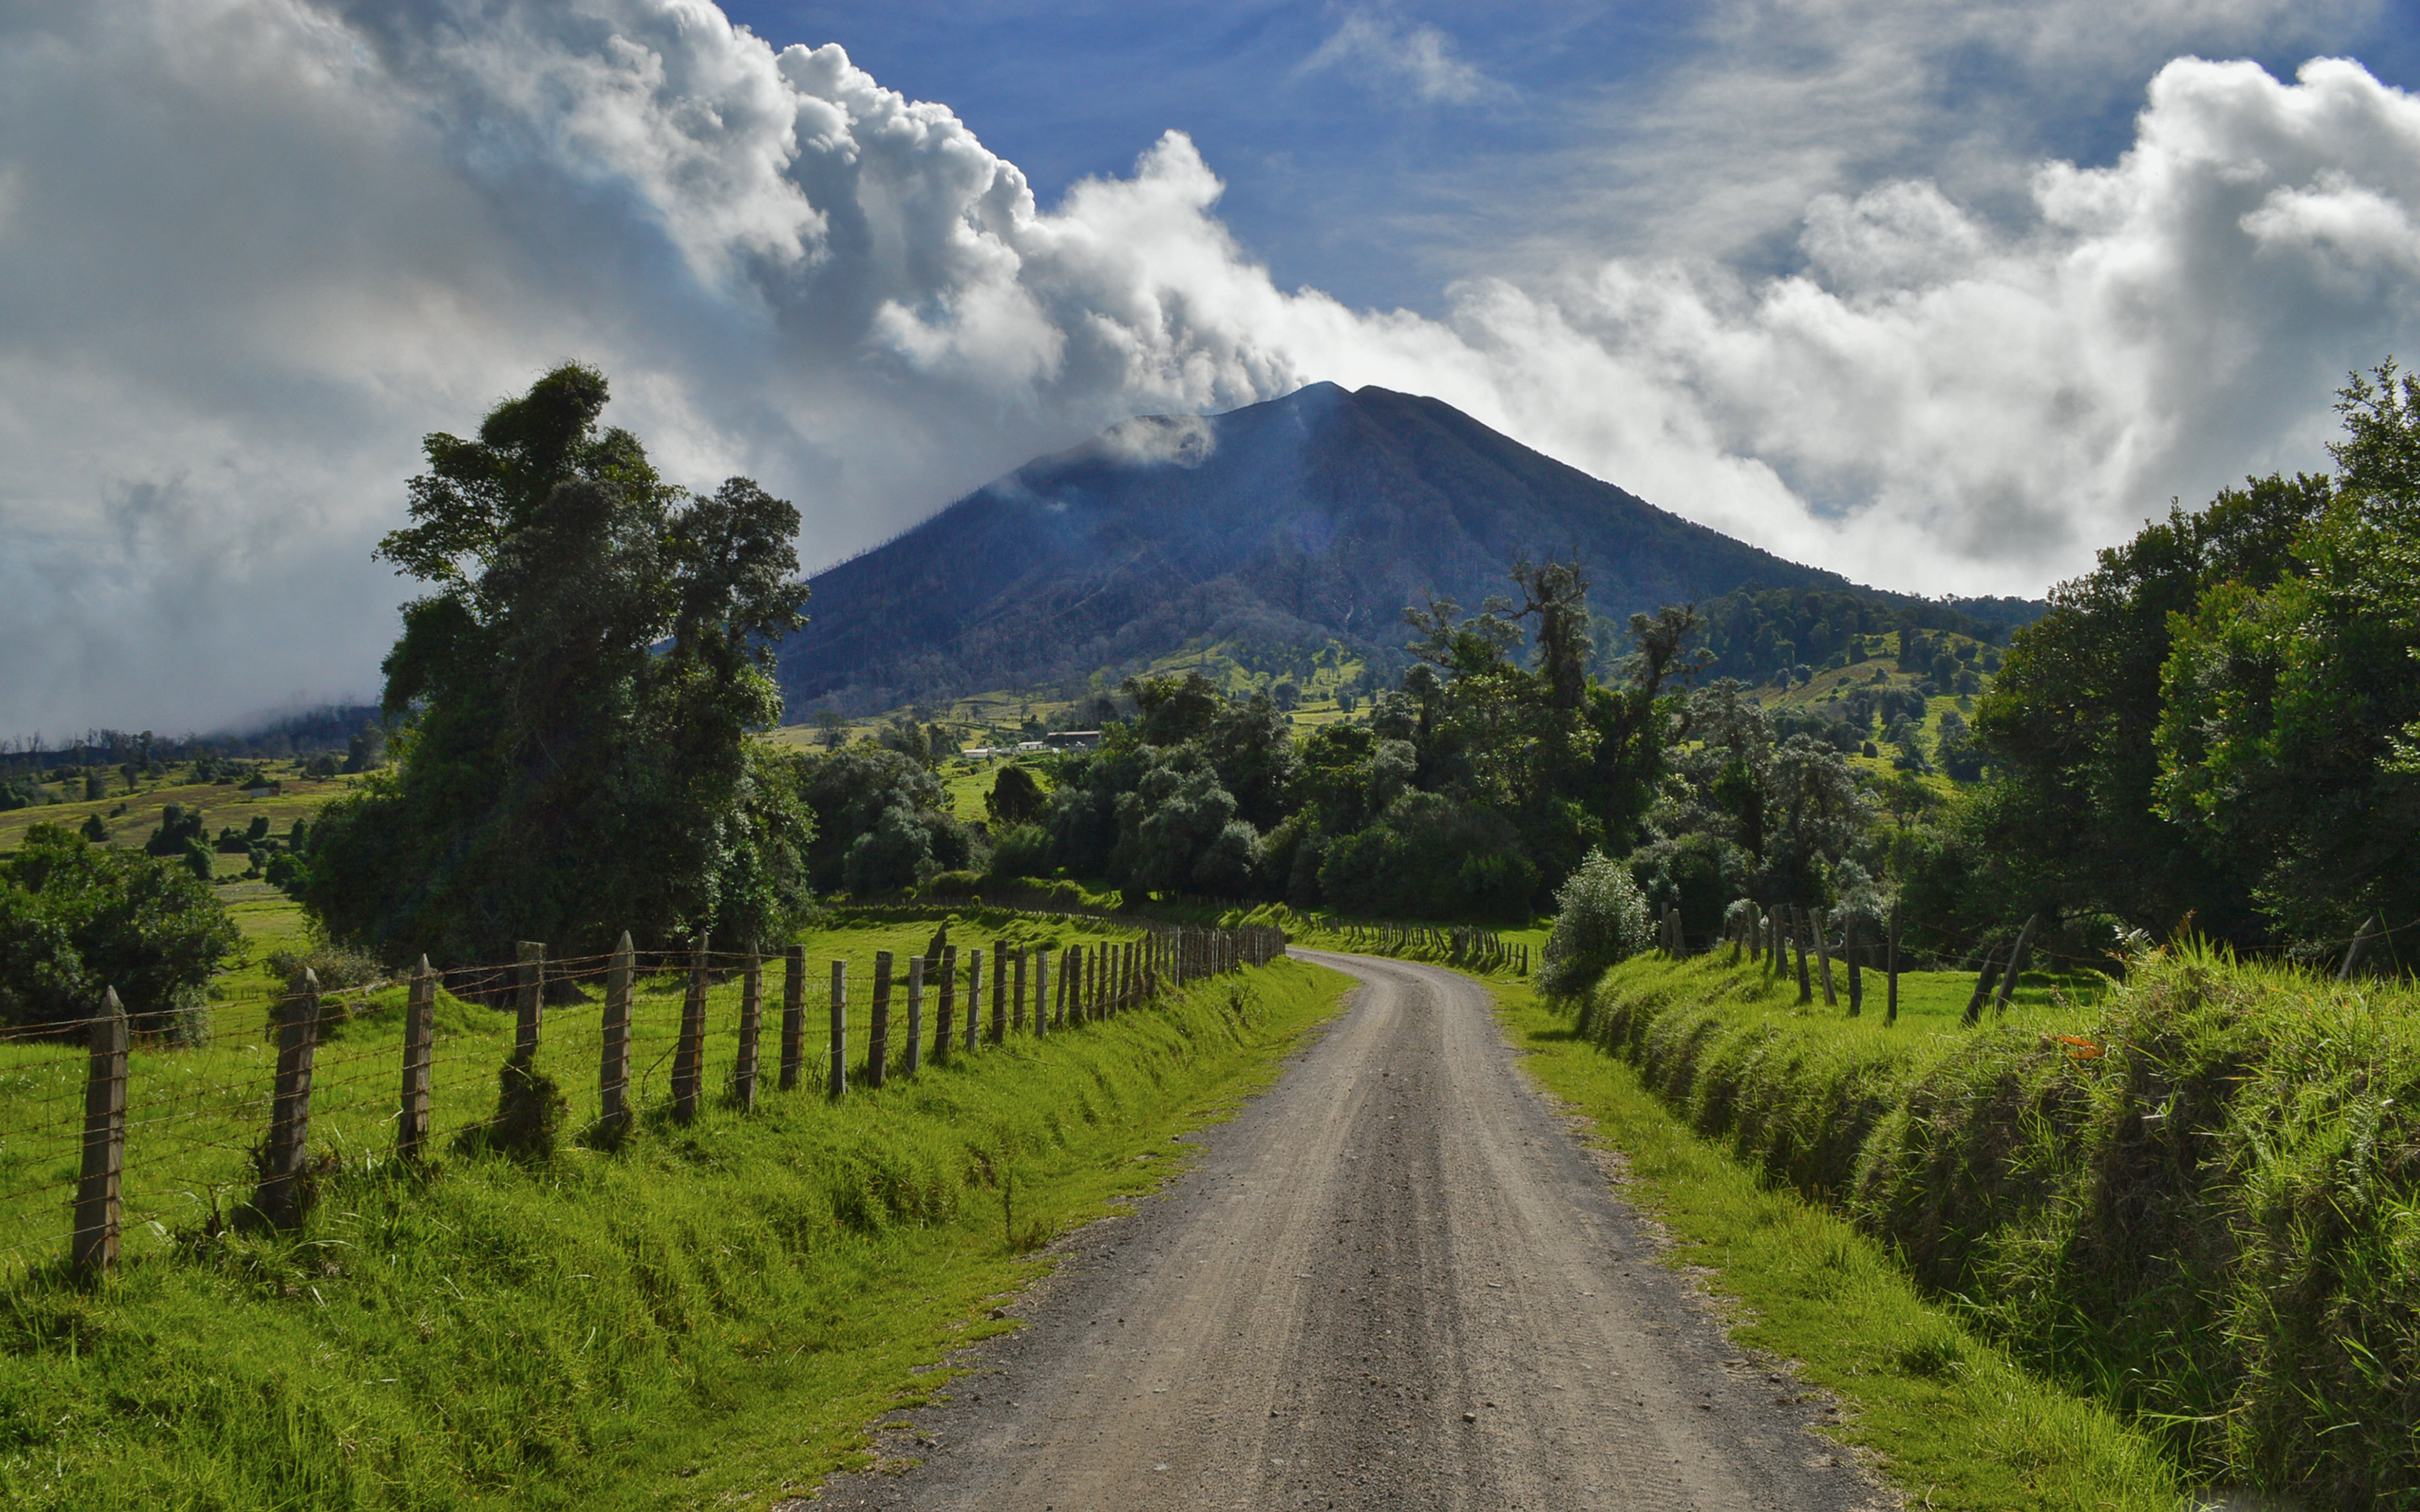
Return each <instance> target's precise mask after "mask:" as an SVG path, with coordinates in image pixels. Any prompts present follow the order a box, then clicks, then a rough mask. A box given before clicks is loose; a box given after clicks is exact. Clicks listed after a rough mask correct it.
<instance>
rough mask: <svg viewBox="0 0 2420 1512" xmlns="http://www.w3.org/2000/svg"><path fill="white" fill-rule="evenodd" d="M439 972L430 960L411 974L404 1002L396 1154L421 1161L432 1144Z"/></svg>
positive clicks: (422, 960) (426, 959)
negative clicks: (432, 1076)
mask: <svg viewBox="0 0 2420 1512" xmlns="http://www.w3.org/2000/svg"><path fill="white" fill-rule="evenodd" d="M436 1009H437V973H435V972H433V971H431V970H429V969H428V957H427V956H425V955H424V956H422V957H421V958H420V968H419V969H418V970H416V971H414V972H413V973H412V974H411V989H410V990H409V991H408V992H406V993H405V995H404V999H403V1105H402V1106H401V1107H400V1108H398V1109H397V1110H396V1120H395V1152H396V1154H398V1155H400V1156H402V1157H403V1158H404V1159H406V1160H418V1159H419V1158H420V1156H421V1153H422V1151H423V1150H425V1149H427V1145H428V1063H429V1060H430V1058H431V1057H433V1055H434V1054H435V1050H436V1042H437V1035H436V1023H435V1020H436V1017H437V1013H436Z"/></svg>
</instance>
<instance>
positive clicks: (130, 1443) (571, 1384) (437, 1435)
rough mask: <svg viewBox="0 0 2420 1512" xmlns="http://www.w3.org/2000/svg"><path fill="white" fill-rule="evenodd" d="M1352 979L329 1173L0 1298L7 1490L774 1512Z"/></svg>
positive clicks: (1242, 992) (1324, 1011) (108, 1500)
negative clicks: (168, 1241)
mask: <svg viewBox="0 0 2420 1512" xmlns="http://www.w3.org/2000/svg"><path fill="white" fill-rule="evenodd" d="M1348 985H1349V983H1348V982H1347V981H1346V980H1345V979H1343V978H1342V977H1340V976H1337V975H1336V974H1334V973H1331V972H1327V971H1325V970H1322V969H1321V968H1318V967H1314V966H1311V965H1307V964H1299V963H1294V962H1280V963H1278V964H1275V965H1273V966H1271V967H1269V968H1266V969H1264V970H1260V971H1254V972H1249V973H1246V974H1244V975H1243V976H1242V977H1241V978H1237V979H1226V980H1213V981H1210V982H1207V983H1203V984H1202V985H1201V986H1200V987H1199V988H1198V989H1197V990H1196V991H1194V992H1193V993H1191V994H1189V995H1187V996H1185V997H1184V998H1182V999H1179V1000H1177V1001H1175V1002H1172V1003H1171V1004H1169V1005H1167V1006H1165V1007H1156V1008H1152V1009H1147V1010H1144V1011H1137V1012H1133V1013H1130V1014H1128V1015H1126V1016H1124V1017H1122V1018H1119V1019H1117V1020H1114V1021H1111V1022H1109V1023H1108V1024H1102V1025H1094V1026H1083V1027H1080V1028H1077V1029H1073V1030H1069V1031H1066V1032H1064V1033H1061V1034H1054V1035H1053V1036H1051V1037H1050V1038H1049V1039H1047V1040H1045V1041H1031V1040H1020V1041H1012V1043H1011V1044H1009V1045H1008V1046H1006V1047H1003V1048H1001V1049H998V1050H990V1051H986V1052H984V1053H981V1054H978V1055H976V1056H974V1057H959V1058H957V1059H954V1061H953V1062H952V1063H951V1064H949V1065H948V1066H946V1067H939V1068H928V1069H927V1070H926V1071H925V1072H924V1073H923V1075H921V1076H919V1077H917V1078H916V1079H914V1080H912V1081H895V1082H894V1083H893V1084H892V1086H891V1087H889V1088H885V1089H884V1090H882V1091H881V1092H878V1093H872V1094H864V1093H858V1094H853V1095H852V1096H851V1097H850V1098H849V1099H848V1100H846V1101H845V1102H844V1103H830V1102H829V1101H827V1100H826V1099H824V1098H822V1097H820V1096H816V1095H813V1094H808V1093H796V1094H787V1095H775V1096H771V1097H768V1099H766V1101H765V1102H764V1103H762V1104H761V1105H760V1107H759V1109H758V1111H757V1112H755V1113H754V1114H752V1115H746V1116H743V1115H740V1114H738V1113H737V1112H734V1111H731V1110H729V1109H723V1108H717V1109H714V1110H713V1111H710V1112H708V1113H706V1114H705V1115H703V1116H702V1117H701V1118H700V1119H699V1120H698V1121H697V1122H696V1123H695V1124H693V1125H691V1126H690V1127H688V1128H686V1129H683V1128H678V1127H675V1126H671V1125H668V1124H665V1123H662V1122H660V1121H650V1122H649V1123H648V1124H647V1125H646V1126H645V1127H644V1128H643V1129H642V1131H641V1132H640V1133H639V1134H638V1135H637V1136H636V1137H635V1138H634V1139H633V1140H632V1141H631V1142H630V1143H629V1144H628V1146H626V1147H625V1149H623V1150H622V1151H620V1152H619V1153H617V1154H612V1155H607V1154H602V1153H597V1152H595V1151H588V1150H580V1149H572V1150H566V1152H565V1153H564V1154H563V1155H562V1156H561V1157H560V1158H559V1159H557V1160H555V1161H553V1162H551V1163H548V1164H545V1165H537V1166H534V1167H523V1166H520V1165H513V1164H511V1163H509V1162H507V1161H504V1160H501V1159H497V1158H493V1157H487V1156H464V1155H458V1154H449V1155H447V1156H446V1157H445V1160H444V1165H443V1166H442V1169H440V1170H438V1171H437V1172H435V1173H433V1174H429V1175H415V1174H412V1173H409V1172H405V1171H402V1170H399V1169H397V1168H396V1166H395V1165H393V1163H391V1162H387V1163H380V1162H374V1161H360V1162H354V1163H349V1164H347V1165H341V1166H339V1167H337V1168H335V1169H334V1170H333V1171H332V1172H331V1173H330V1174H329V1175H328V1177H327V1178H326V1180H325V1185H324V1191H323V1196H322V1199H321V1202H320V1204H319V1206H318V1209H317V1210H316V1211H315V1212H314V1213H313V1215H312V1217H311V1218H310V1220H309V1222H308V1223H307V1224H306V1226H305V1227H304V1228H303V1229H302V1231H301V1232H300V1233H299V1234H297V1235H294V1236H292V1237H278V1238H248V1237H244V1236H241V1235H239V1234H234V1233H224V1232H223V1233H216V1234H210V1233H203V1232H194V1233H187V1234H183V1235H179V1236H178V1239H177V1242H176V1243H175V1245H174V1247H173V1248H172V1249H170V1250H169V1251H168V1252H166V1253H163V1254H157V1255H152V1256H147V1257H144V1258H143V1260H142V1261H141V1263H138V1264H134V1265H131V1266H129V1267H128V1268H127V1270H126V1271H125V1273H123V1274H122V1275H121V1276H120V1277H119V1278H118V1279H117V1280H116V1281H114V1282H113V1283H111V1284H110V1285H108V1286H106V1287H104V1288H101V1290H99V1291H98V1292H92V1293H87V1292H85V1291H82V1290H79V1289H77V1288H73V1287H71V1286H70V1285H67V1284H65V1283H63V1282H60V1281H58V1280H57V1279H55V1277H54V1276H53V1275H49V1274H43V1275H37V1276H35V1277H33V1278H31V1279H29V1280H27V1281H24V1282H22V1283H20V1284H17V1285H15V1286H12V1287H10V1288H8V1289H7V1290H6V1291H0V1499H5V1500H6V1501H7V1502H8V1504H10V1505H12V1506H23V1507H58V1508H77V1509H99V1508H114V1507H121V1506H123V1507H135V1506H142V1507H168V1508H186V1507H190V1508H244V1507H267V1506H276V1507H313V1508H319V1507H332V1508H333V1507H344V1508H352V1507H362V1508H372V1507H379V1508H383V1507H414V1508H419V1507H453V1506H481V1505H495V1506H506V1505H508V1506H514V1507H567V1506H572V1505H578V1506H581V1507H582V1508H612V1507H624V1506H629V1507H639V1506H651V1507H653V1506H717V1507H723V1506H731V1507H762V1506H765V1505H766V1504H768V1503H769V1502H771V1501H774V1500H777V1499H779V1498H782V1497H785V1496H796V1495H799V1494H802V1493H803V1491H804V1490H805V1489H808V1488H810V1487H812V1486H813V1485H814V1483H815V1482H816V1481H817V1480H819V1479H820V1477H821V1476H822V1475H823V1474H825V1473H828V1472H830V1470H832V1469H834V1468H836V1467H839V1466H842V1465H847V1464H853V1463H859V1462H861V1457H862V1443H863V1430H864V1427H865V1425H866V1424H867V1423H868V1421H869V1420H871V1419H872V1418H873V1417H875V1416H876V1414H878V1413H880V1412H884V1411H886V1410H888V1409H891V1408H896V1407H903V1406H913V1405H916V1404H917V1403H919V1402H921V1401H922V1400H923V1393H924V1392H925V1391H927V1390H929V1389H930V1388H931V1386H932V1385H933V1384H934V1383H935V1382H936V1381H938V1380H939V1377H937V1376H935V1375H933V1374H931V1373H930V1372H929V1367H930V1366H931V1365H933V1363H934V1362H936V1361H938V1360H939V1359H940V1358H941V1357H942V1356H943V1355H945V1354H946V1353H947V1352H948V1351H949V1350H953V1349H954V1348H957V1347H958V1346H960V1345H963V1344H966V1343H968V1342H971V1341H972V1340H974V1339H977V1338H980V1337H982V1336H984V1335H985V1334H987V1333H991V1332H996V1331H998V1330H999V1329H1000V1328H1002V1327H1005V1326H1007V1325H1005V1324H1001V1323H996V1322H993V1321H991V1320H990V1319H988V1317H987V1316H986V1315H987V1313H988V1311H989V1307H990V1300H991V1299H994V1298H996V1297H998V1296H999V1295H1000V1294H1001V1293H1003V1292H1007V1291H1010V1290H1012V1289H1014V1288H1016V1287H1017V1286H1018V1285H1020V1284H1022V1283H1023V1282H1025V1281H1027V1280H1029V1279H1031V1278H1032V1276H1033V1275H1035V1274H1036V1273H1039V1271H1040V1270H1041V1269H1042V1268H1043V1267H1045V1266H1046V1265H1047V1260H1045V1259H1042V1258H1038V1257H1036V1256H1035V1255H1034V1253H1033V1251H1034V1250H1035V1249H1036V1247H1037V1246H1038V1244H1039V1243H1040V1242H1043V1241H1046V1240H1047V1238H1048V1237H1050V1236H1051V1235H1053V1234H1055V1233H1057V1232H1061V1231H1063V1230H1064V1229H1066V1228H1067V1227H1072V1226H1074V1225H1077V1224H1080V1223H1082V1222H1085V1221H1087V1220H1089V1219H1090V1218H1092V1217H1094V1216H1097V1215H1098V1214H1099V1213H1101V1212H1103V1211H1107V1210H1108V1209H1109V1207H1110V1206H1111V1205H1113V1204H1115V1203H1117V1202H1119V1201H1120V1200H1122V1199H1124V1198H1126V1197H1128V1196H1133V1195H1135V1194H1137V1193H1139V1192H1141V1191H1144V1190H1147V1189H1149V1188H1151V1187H1153V1186H1155V1185H1156V1184H1157V1183H1158V1182H1159V1181H1160V1180H1164V1179H1165V1177H1166V1176H1167V1175H1168V1174H1169V1173H1170V1172H1171V1169H1172V1168H1173V1166H1174V1163H1175V1161H1176V1160H1177V1159H1179V1158H1181V1157H1180V1156H1179V1153H1178V1151H1177V1150H1176V1149H1174V1148H1172V1147H1171V1145H1170V1143H1169V1139H1170V1136H1171V1134H1177V1133H1180V1132H1182V1131H1184V1130H1187V1129H1190V1128H1194V1127H1198V1126H1199V1125H1201V1124H1202V1123H1204V1122H1206V1121H1209V1120H1211V1119H1216V1118H1218V1117H1221V1116H1223V1114H1224V1113H1225V1112H1226V1111H1227V1110H1228V1109H1230V1108H1231V1107H1232V1106H1233V1103H1235V1101H1236V1100H1237V1099H1239V1098H1241V1097H1243V1096H1245V1095H1248V1094H1249V1093H1250V1092H1251V1091H1253V1090H1256V1089H1258V1088H1260V1087H1261V1086H1263V1085H1265V1083H1266V1082H1267V1081H1268V1080H1269V1079H1270V1078H1271V1077H1273V1076H1274V1075H1275V1074H1276V1072H1277V1070H1278V1068H1279V1065H1280V1061H1281V1060H1282V1058H1283V1057H1284V1056H1285V1055H1286V1054H1287V1052H1288V1051H1289V1050H1290V1049H1291V1048H1292V1047H1293V1046H1294V1045H1295V1043H1296V1042H1298V1041H1299V1039H1300V1037H1301V1036H1302V1034H1303V1033H1304V1032H1305V1031H1307V1030H1309V1029H1310V1028H1311V1027H1312V1026H1316V1025H1317V1024H1319V1023H1320V1022H1322V1021H1323V1020H1325V1019H1326V1017H1327V1016H1329V1015H1330V1014H1331V1013H1332V1012H1333V1011H1335V1010H1336V1009H1337V1007H1338V1006H1340V1004H1341V1001H1342V993H1343V990H1344V989H1345V987H1347V986H1348Z"/></svg>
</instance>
